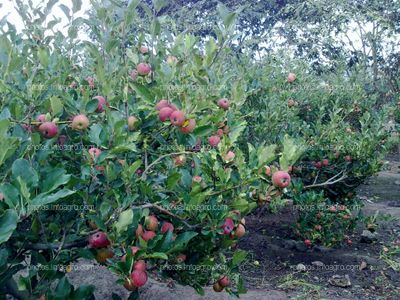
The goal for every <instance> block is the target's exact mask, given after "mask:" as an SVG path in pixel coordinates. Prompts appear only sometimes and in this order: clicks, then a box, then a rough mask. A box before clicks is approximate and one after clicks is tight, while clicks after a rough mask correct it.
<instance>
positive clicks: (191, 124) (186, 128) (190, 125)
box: [180, 119, 196, 134]
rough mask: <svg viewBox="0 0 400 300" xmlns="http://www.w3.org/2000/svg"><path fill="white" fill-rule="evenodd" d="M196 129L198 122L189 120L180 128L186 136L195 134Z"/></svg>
mask: <svg viewBox="0 0 400 300" xmlns="http://www.w3.org/2000/svg"><path fill="white" fill-rule="evenodd" d="M195 127H196V120H195V119H189V120H186V121H185V122H184V123H183V125H182V127H181V128H180V131H181V132H182V133H184V134H189V133H191V132H193V130H194V128H195Z"/></svg>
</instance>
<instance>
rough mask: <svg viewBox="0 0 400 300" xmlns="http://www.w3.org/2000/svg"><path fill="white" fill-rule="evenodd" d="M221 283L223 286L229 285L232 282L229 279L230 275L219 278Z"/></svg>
mask: <svg viewBox="0 0 400 300" xmlns="http://www.w3.org/2000/svg"><path fill="white" fill-rule="evenodd" d="M218 282H219V284H220V285H221V286H222V287H228V286H229V285H230V284H231V281H230V280H229V277H228V276H226V275H225V276H222V277H221V278H220V279H219V280H218Z"/></svg>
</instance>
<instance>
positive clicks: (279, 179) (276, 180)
mask: <svg viewBox="0 0 400 300" xmlns="http://www.w3.org/2000/svg"><path fill="white" fill-rule="evenodd" d="M290 179H291V178H290V175H289V173H287V172H285V171H277V172H275V173H274V174H273V175H272V184H273V185H274V186H276V187H279V188H285V187H287V186H288V185H289V184H290Z"/></svg>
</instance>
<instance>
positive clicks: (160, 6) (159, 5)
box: [153, 0, 168, 12]
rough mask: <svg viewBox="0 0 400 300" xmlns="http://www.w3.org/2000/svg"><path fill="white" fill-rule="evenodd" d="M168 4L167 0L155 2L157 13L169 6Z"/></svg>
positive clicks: (156, 0)
mask: <svg viewBox="0 0 400 300" xmlns="http://www.w3.org/2000/svg"><path fill="white" fill-rule="evenodd" d="M167 4H168V1H167V0H153V6H154V9H155V10H156V12H159V11H160V10H162V9H163V8H164V7H165V6H167Z"/></svg>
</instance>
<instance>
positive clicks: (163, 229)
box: [161, 222, 174, 234]
mask: <svg viewBox="0 0 400 300" xmlns="http://www.w3.org/2000/svg"><path fill="white" fill-rule="evenodd" d="M167 231H172V232H173V231H174V225H172V223H170V222H164V223H163V225H162V226H161V233H162V234H164V233H166V232H167Z"/></svg>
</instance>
